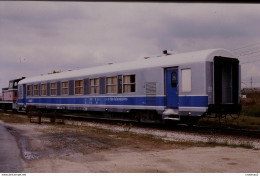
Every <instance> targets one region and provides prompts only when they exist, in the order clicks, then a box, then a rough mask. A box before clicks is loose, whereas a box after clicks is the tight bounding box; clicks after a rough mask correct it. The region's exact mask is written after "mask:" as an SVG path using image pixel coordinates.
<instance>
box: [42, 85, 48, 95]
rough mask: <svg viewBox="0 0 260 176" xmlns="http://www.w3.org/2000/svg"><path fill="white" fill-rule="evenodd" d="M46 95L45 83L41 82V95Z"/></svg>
mask: <svg viewBox="0 0 260 176" xmlns="http://www.w3.org/2000/svg"><path fill="white" fill-rule="evenodd" d="M46 95H47V84H41V96H46Z"/></svg>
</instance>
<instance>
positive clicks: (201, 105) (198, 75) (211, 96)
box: [18, 49, 241, 120]
mask: <svg viewBox="0 0 260 176" xmlns="http://www.w3.org/2000/svg"><path fill="white" fill-rule="evenodd" d="M18 92H19V99H18V107H19V108H20V109H21V108H25V109H27V108H29V107H31V108H36V109H39V110H46V109H48V110H56V111H57V110H61V111H62V110H80V111H91V112H93V111H101V112H113V113H114V112H121V113H129V114H131V115H133V117H136V118H138V119H139V120H146V119H149V120H163V119H172V120H187V119H189V120H192V119H194V120H197V119H199V118H200V117H202V116H205V115H208V114H210V113H215V114H217V115H222V114H234V113H239V111H240V109H241V106H240V98H239V97H240V66H239V61H238V59H236V58H234V56H233V55H232V53H231V52H229V51H227V50H224V49H212V50H203V51H196V52H189V53H182V54H173V55H165V56H161V57H154V58H148V59H144V60H137V61H132V62H126V63H118V64H109V65H104V66H99V67H92V68H86V69H81V70H75V71H66V72H61V73H56V74H48V75H43V76H37V77H31V78H26V79H23V80H22V81H20V82H19V86H18Z"/></svg>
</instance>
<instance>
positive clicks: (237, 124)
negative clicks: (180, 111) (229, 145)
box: [198, 115, 260, 130]
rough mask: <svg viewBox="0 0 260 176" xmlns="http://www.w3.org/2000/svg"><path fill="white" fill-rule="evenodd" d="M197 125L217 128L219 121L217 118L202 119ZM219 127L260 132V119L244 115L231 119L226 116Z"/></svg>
mask: <svg viewBox="0 0 260 176" xmlns="http://www.w3.org/2000/svg"><path fill="white" fill-rule="evenodd" d="M198 125H200V126H210V127H218V126H219V120H218V119H217V118H203V119H200V120H199V122H198ZM221 125H222V126H226V127H230V128H237V129H249V130H260V118H259V117H253V116H245V115H240V116H239V117H238V116H237V115H234V116H233V117H231V116H229V115H227V118H226V121H225V119H224V118H222V119H221Z"/></svg>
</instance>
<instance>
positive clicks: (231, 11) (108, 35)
mask: <svg viewBox="0 0 260 176" xmlns="http://www.w3.org/2000/svg"><path fill="white" fill-rule="evenodd" d="M259 31H260V4H215V3H208V4H205V3H203V4H202V3H184V4H182V3H134V2H128V3H126V2H124V3H123V2H98V3H95V2H18V1H13V2H7V1H0V88H2V87H6V86H7V85H8V81H9V80H10V79H15V78H19V77H22V76H26V77H30V76H36V75H40V74H46V73H48V72H51V71H53V70H68V69H78V68H86V67H91V66H96V65H104V64H107V63H111V62H112V63H117V62H124V61H129V60H137V59H143V58H144V57H145V56H156V55H161V53H162V50H165V49H169V50H173V51H175V52H177V53H180V52H187V51H194V50H200V49H210V48H225V49H229V50H233V51H234V52H235V54H237V55H241V56H242V57H241V60H242V61H243V62H247V63H245V64H242V80H243V81H244V82H245V83H243V85H242V86H247V87H248V86H250V84H248V83H246V81H247V80H249V79H250V78H251V76H252V77H253V81H256V82H257V81H259V82H260V62H258V61H255V60H257V59H259V58H260V57H258V56H257V54H258V55H260V43H258V41H260V40H259V39H260V32H259ZM238 48H240V49H238ZM234 49H237V50H234ZM242 61H241V62H242ZM248 61H250V62H251V61H252V62H251V63H248ZM254 85H257V84H253V86H254ZM258 86H259V84H258Z"/></svg>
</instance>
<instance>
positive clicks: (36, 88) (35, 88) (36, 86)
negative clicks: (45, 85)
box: [33, 84, 39, 96]
mask: <svg viewBox="0 0 260 176" xmlns="http://www.w3.org/2000/svg"><path fill="white" fill-rule="evenodd" d="M33 95H34V96H39V85H38V84H36V85H33Z"/></svg>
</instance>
